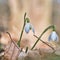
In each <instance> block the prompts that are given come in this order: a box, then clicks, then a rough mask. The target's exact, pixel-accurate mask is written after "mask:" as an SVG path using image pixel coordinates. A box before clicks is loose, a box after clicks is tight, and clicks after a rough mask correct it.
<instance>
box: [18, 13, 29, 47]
mask: <svg viewBox="0 0 60 60" xmlns="http://www.w3.org/2000/svg"><path fill="white" fill-rule="evenodd" d="M29 22H30V21H29V18H26V13H25V14H24V25H23V28H22V31H21V35H20V38H19V41H18V43H17V44H18V46H19V47H20V43H21V39H22V35H23V32H24V28H25V25H26V23H29Z"/></svg>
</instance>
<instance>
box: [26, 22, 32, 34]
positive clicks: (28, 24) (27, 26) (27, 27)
mask: <svg viewBox="0 0 60 60" xmlns="http://www.w3.org/2000/svg"><path fill="white" fill-rule="evenodd" d="M30 27H31V25H30V23H26V25H25V32H26V33H29V31H30Z"/></svg>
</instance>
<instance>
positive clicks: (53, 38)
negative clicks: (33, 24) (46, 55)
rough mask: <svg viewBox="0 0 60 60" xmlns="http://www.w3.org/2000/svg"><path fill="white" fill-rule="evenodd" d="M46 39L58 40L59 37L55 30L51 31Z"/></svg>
mask: <svg viewBox="0 0 60 60" xmlns="http://www.w3.org/2000/svg"><path fill="white" fill-rule="evenodd" d="M48 40H49V41H56V42H58V41H59V37H58V35H57V33H56V32H55V31H53V32H52V33H51V34H50V36H49V38H48Z"/></svg>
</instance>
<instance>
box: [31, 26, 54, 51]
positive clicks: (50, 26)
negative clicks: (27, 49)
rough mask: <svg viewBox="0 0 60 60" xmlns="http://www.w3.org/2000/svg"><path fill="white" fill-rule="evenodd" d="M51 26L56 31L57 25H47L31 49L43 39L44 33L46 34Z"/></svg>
mask: <svg viewBox="0 0 60 60" xmlns="http://www.w3.org/2000/svg"><path fill="white" fill-rule="evenodd" d="M51 28H52V29H53V31H55V26H54V25H51V26H49V27H47V28H46V29H45V30H44V31H43V32H42V33H41V35H40V36H39V37H38V39H37V41H36V42H35V44H34V45H33V46H32V48H31V50H32V49H34V47H35V46H36V44H37V43H38V42H39V40H40V39H41V37H42V36H43V34H44V33H45V32H46V31H47V30H49V29H51Z"/></svg>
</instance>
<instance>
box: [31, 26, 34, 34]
mask: <svg viewBox="0 0 60 60" xmlns="http://www.w3.org/2000/svg"><path fill="white" fill-rule="evenodd" d="M31 29H32V32H33V33H35V29H34V27H33V25H31Z"/></svg>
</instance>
